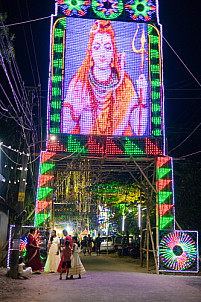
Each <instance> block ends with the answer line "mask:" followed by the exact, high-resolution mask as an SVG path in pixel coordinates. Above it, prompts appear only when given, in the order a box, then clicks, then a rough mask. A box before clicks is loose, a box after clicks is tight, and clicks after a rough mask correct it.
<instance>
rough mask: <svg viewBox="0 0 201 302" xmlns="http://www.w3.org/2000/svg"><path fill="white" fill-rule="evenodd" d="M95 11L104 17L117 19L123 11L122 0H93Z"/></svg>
mask: <svg viewBox="0 0 201 302" xmlns="http://www.w3.org/2000/svg"><path fill="white" fill-rule="evenodd" d="M92 9H93V11H94V13H95V14H96V15H97V16H98V17H100V18H102V19H107V20H108V19H109V20H111V19H116V18H118V17H119V16H120V15H121V14H122V12H123V1H122V0H92Z"/></svg>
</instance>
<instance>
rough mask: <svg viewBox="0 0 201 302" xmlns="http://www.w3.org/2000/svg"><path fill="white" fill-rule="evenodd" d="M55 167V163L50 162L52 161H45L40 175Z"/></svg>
mask: <svg viewBox="0 0 201 302" xmlns="http://www.w3.org/2000/svg"><path fill="white" fill-rule="evenodd" d="M54 167H55V164H50V163H43V164H41V166H40V175H41V174H44V173H45V172H47V171H50V170H52V169H53V168H54Z"/></svg>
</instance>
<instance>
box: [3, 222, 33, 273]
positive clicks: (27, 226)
mask: <svg viewBox="0 0 201 302" xmlns="http://www.w3.org/2000/svg"><path fill="white" fill-rule="evenodd" d="M13 228H15V225H14V224H11V225H10V228H9V237H8V254H7V268H9V269H10V251H12V230H13ZM22 228H33V225H24V226H22Z"/></svg>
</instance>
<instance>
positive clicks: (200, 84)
mask: <svg viewBox="0 0 201 302" xmlns="http://www.w3.org/2000/svg"><path fill="white" fill-rule="evenodd" d="M163 39H164V40H165V42H166V43H167V45H168V46H169V47H170V49H171V50H172V51H173V52H174V54H175V55H176V57H177V58H178V59H179V61H180V62H181V63H182V64H183V65H184V67H185V68H186V70H187V71H188V72H189V73H190V75H191V76H192V77H193V78H194V80H195V81H196V82H197V84H198V85H199V86H200V87H201V83H200V82H199V81H198V79H197V78H196V77H195V76H194V74H193V73H192V72H191V71H190V69H189V68H188V67H187V66H186V64H185V63H184V61H183V60H182V59H181V58H180V56H179V55H178V54H177V52H176V51H175V50H174V48H173V47H172V46H171V45H170V43H169V42H168V41H167V39H166V38H165V37H164V36H163Z"/></svg>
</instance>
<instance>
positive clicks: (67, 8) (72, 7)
mask: <svg viewBox="0 0 201 302" xmlns="http://www.w3.org/2000/svg"><path fill="white" fill-rule="evenodd" d="M57 2H58V5H59V7H60V8H61V12H62V13H63V14H64V15H66V16H70V17H71V16H77V17H83V16H84V15H86V13H87V11H88V9H89V8H90V6H91V1H90V0H86V1H85V0H58V1H57Z"/></svg>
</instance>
